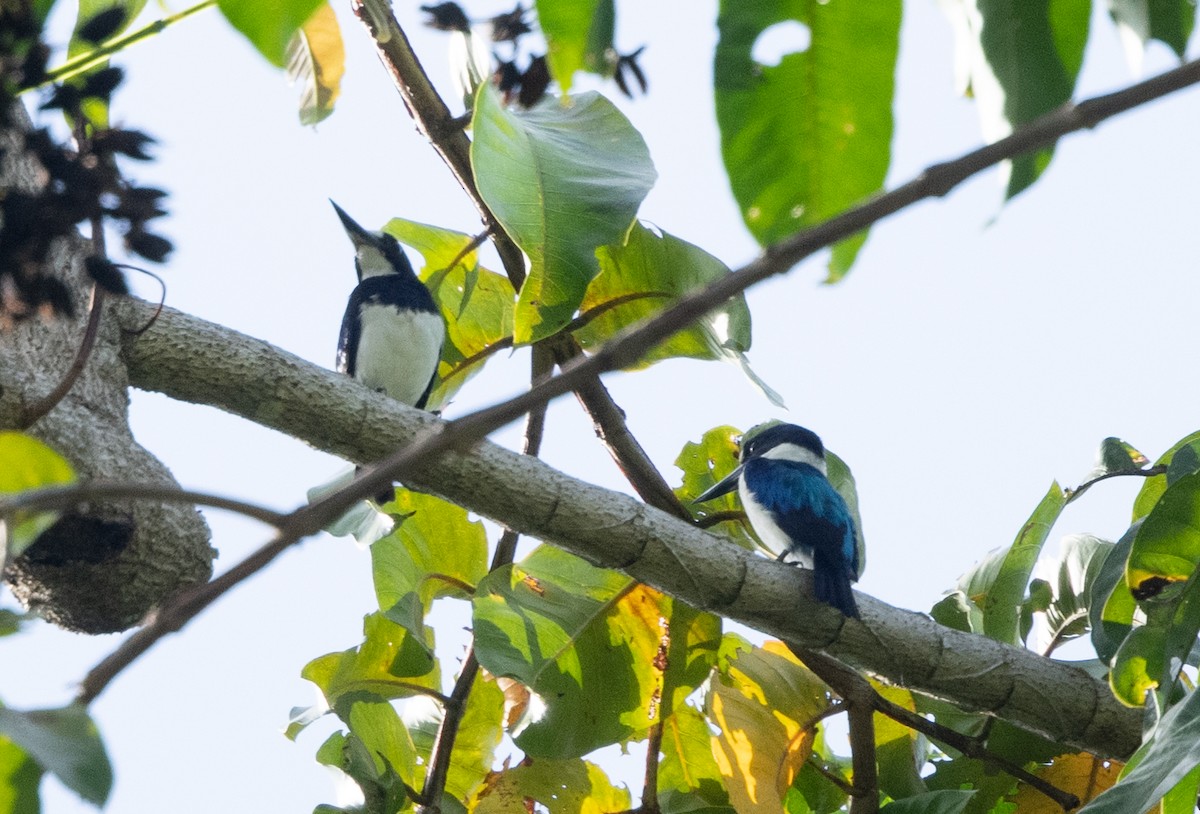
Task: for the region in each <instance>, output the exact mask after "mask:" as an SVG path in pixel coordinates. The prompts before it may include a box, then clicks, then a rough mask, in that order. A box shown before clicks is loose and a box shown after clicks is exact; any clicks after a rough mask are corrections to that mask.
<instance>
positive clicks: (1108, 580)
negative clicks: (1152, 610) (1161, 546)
mask: <svg viewBox="0 0 1200 814" xmlns="http://www.w3.org/2000/svg"><path fill="white" fill-rule="evenodd" d="M1141 526H1142V523H1141V521H1140V520H1139V521H1138V522H1136V523H1134V524H1133V525H1132V526H1131V527H1130V528H1129V530H1128V531H1126V532H1125V533H1124V534H1123V535H1121V539H1120V540H1118V541H1117V544H1116V545H1115V546H1113V549H1112V551H1110V552H1109V554H1108V556H1107V557H1106V558H1105V560H1104V564H1103V565H1102V566H1101V567H1100V571H1099V573H1097V574H1096V581H1095V582H1094V583H1093V584H1092V589H1091V596H1090V597H1089V599H1088V616H1089V619H1090V623H1091V629H1092V646H1093V647H1094V648H1096V655H1097V656H1098V657H1099V658H1100V660H1101V661H1103V662H1105V663H1106V664H1107V663H1109V662H1110V661H1111V659H1112V657H1113V656H1114V655H1116V652H1117V649H1118V648H1119V647H1120V646H1121V642H1123V641H1124V640H1125V637H1126V636H1128V635H1129V631H1130V630H1131V629H1132V627H1133V615H1134V613H1136V612H1137V601H1136V600H1135V599H1134V598H1133V594H1132V593H1130V591H1129V586H1128V585H1126V584H1125V564H1126V563H1127V562H1128V561H1129V552H1130V551H1131V550H1132V549H1133V540H1134V538H1135V537H1136V536H1137V532H1138V530H1139V529H1140V528H1141Z"/></svg>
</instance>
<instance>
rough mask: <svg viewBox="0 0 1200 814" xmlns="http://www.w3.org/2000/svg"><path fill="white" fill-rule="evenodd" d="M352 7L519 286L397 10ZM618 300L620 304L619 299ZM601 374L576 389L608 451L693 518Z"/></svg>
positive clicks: (462, 145) (463, 139)
mask: <svg viewBox="0 0 1200 814" xmlns="http://www.w3.org/2000/svg"><path fill="white" fill-rule="evenodd" d="M353 7H354V11H355V14H356V15H357V16H358V18H359V19H360V20H362V22H363V24H364V25H365V26H366V27H367V30H368V31H369V32H370V33H371V37H372V39H373V40H374V42H375V48H376V50H377V52H378V55H379V59H380V61H381V62H382V63H383V65H384V67H385V68H386V69H387V71H388V73H389V74H390V75H391V77H392V79H393V81H394V82H395V84H396V90H397V91H398V92H399V93H400V96H401V97H402V98H403V99H404V104H405V106H406V107H407V108H408V112H409V114H410V115H411V116H412V117H413V120H414V121H415V122H416V123H417V127H418V129H419V130H420V131H421V133H422V134H423V135H424V136H425V137H426V138H427V139H429V142H430V143H431V144H432V145H433V148H434V149H435V150H437V152H438V155H440V156H441V157H442V159H443V160H444V161H445V162H446V165H447V166H449V167H450V170H451V172H453V173H454V176H455V177H456V178H457V179H458V182H459V184H461V185H462V188H463V189H464V190H465V191H466V193H467V195H468V196H469V197H470V198H471V201H472V202H473V203H474V204H475V208H476V210H478V211H479V214H480V216H481V217H482V219H483V222H484V223H485V224H486V225H487V231H488V233H490V234H491V236H492V242H493V243H494V245H495V246H496V250H497V251H498V252H499V254H500V259H501V262H502V263H503V264H504V269H505V272H506V273H507V274H508V278H509V280H510V281H511V282H512V284H513V288H514V289H515V290H518V291H519V290H520V288H521V284H522V283H523V282H524V279H525V263H524V255H523V254H522V253H521V250H520V249H519V248H518V247H517V246H516V244H515V243H513V241H512V239H511V238H510V237H509V236H508V234H507V233H506V232H505V231H504V229H503V227H502V226H501V225H500V224H499V222H498V221H497V220H496V217H495V215H494V214H493V213H492V211H491V209H490V208H489V207H488V205H487V203H486V202H485V201H484V200H483V196H482V195H480V194H479V188H478V186H477V185H476V183H475V174H474V170H473V169H472V167H471V152H470V150H471V143H470V140H469V139H468V138H467V135H466V133H465V132H464V131H463V129H462V127H461V126H460V122H459V121H458V120H456V119H454V118H453V117H452V116H451V115H450V110H449V108H447V107H446V103H445V102H444V101H443V100H442V98H441V96H440V95H439V94H438V92H437V91H436V90H435V89H434V87H433V83H431V82H430V81H429V76H428V74H426V73H425V69H424V68H423V67H422V66H421V63H420V61H419V60H418V59H417V56H416V54H415V53H414V52H413V50H412V46H411V44H410V43H409V41H408V37H407V36H406V35H405V33H404V30H403V29H402V28H401V27H400V24H399V23H398V22H397V21H396V17H395V15H394V14H392V13H391V12H390V10H386V11H384V12H380V13H374V14H368V13H367V10H366V8H365V6H364V5H363V3H362V0H355V2H354V4H353ZM653 293H654V292H648V293H641V294H637V295H631V296H630V297H629V298H630V299H635V298H640V297H643V296H653ZM621 299H623V298H619V300H618V301H620V300H621ZM614 304H616V303H615V302H614ZM602 308H603V306H602ZM599 313H602V311H601V310H600V309H596V315H598V314H599ZM586 317H588V315H586V314H585V315H582V316H581V317H580V318H579V319H580V320H584V319H585V318H586ZM579 324H586V322H582V323H580V322H579V321H578V320H577V322H576V323H572V326H568V329H567V330H565V331H564V332H563V334H564V335H560V336H555V337H552V338H551V339H549V340H547V341H549V342H550V343H551V346H552V347H553V348H554V353H555V356H556V357H557V358H558V362H559V364H560V365H561V364H566V363H568V362H570V361H572V360H579V359H582V358H583V351H582V350H581V349H580V348H579V346H578V345H577V344H576V343H575V342H574V340H572V339H570V338H569V337H568V336H565V334H568V333H569V332H570V330H573V329H574V327H578V325H579ZM495 348H496V349H497V350H498V349H499V348H500V343H497V345H496V346H495ZM597 375H598V374H593V375H592V376H591V377H585V378H583V379H581V380H580V384H579V386H578V387H577V388H576V393H577V395H578V397H579V401H580V404H582V405H583V408H584V410H585V411H586V412H587V414H588V415H589V416H590V417H591V419H592V422H593V424H594V425H595V426H596V433H597V435H598V436H599V437H600V439H601V440H602V441H603V442H604V443H605V445H606V446H607V447H608V451H609V454H610V455H612V457H613V460H614V461H616V463H617V466H618V467H619V468H620V469H621V471H622V472H623V473H624V474H625V475H626V477H627V478H629V482H630V484H631V485H632V486H633V487H634V489H635V491H637V493H638V494H639V495H641V496H642V498H643V499H644V500H645V501H646V502H647V503H650V504H651V505H653V506H657V507H658V508H660V509H663V510H664V511H668V512H671V513H673V514H675V515H677V516H679V517H682V518H690V517H691V515H690V514H689V513H688V511H687V509H685V508H684V507H683V506H682V505H681V504H680V503H679V501H678V500H677V499H676V498H675V494H674V492H672V491H671V489H670V487H669V486H667V484H666V481H665V480H664V479H663V477H662V474H661V473H660V472H659V471H658V469H657V468H656V467H655V466H654V463H653V462H652V461H651V460H650V457H649V456H648V455H647V454H646V452H645V450H644V449H643V448H642V446H641V444H639V443H638V442H637V439H636V438H634V436H633V434H632V433H631V432H630V431H629V426H628V425H627V424H626V422H625V414H624V412H623V411H622V410H621V408H620V407H618V406H617V404H616V403H615V402H614V401H613V399H612V396H611V395H610V394H609V392H608V390H607V389H606V388H605V387H604V385H603V384H601V383H600V381H599V379H598V378H597Z"/></svg>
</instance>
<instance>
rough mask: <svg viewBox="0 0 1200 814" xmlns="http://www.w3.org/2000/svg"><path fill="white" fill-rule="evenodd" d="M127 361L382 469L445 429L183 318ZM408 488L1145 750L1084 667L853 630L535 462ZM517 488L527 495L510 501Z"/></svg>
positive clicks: (903, 677)
mask: <svg viewBox="0 0 1200 814" xmlns="http://www.w3.org/2000/svg"><path fill="white" fill-rule="evenodd" d="M118 305H119V307H118V308H114V311H116V312H118V313H119V314H120V315H121V318H122V319H123V320H125V321H126V324H128V325H141V324H144V323H145V321H146V317H147V316H148V314H149V311H150V310H151V306H149V305H146V304H144V303H138V302H136V301H128V302H124V303H119V304H118ZM125 356H126V359H127V361H128V364H129V370H130V376H131V381H132V383H133V384H134V386H136V387H139V388H142V389H146V390H153V391H157V392H161V393H165V394H166V395H169V396H171V397H173V398H176V399H179V400H183V401H189V402H194V403H202V404H208V405H212V406H215V407H218V408H220V409H223V410H226V411H227V412H231V413H234V414H236V415H241V416H243V417H246V418H249V419H250V420H253V421H255V422H257V423H259V424H262V425H264V426H268V427H271V428H274V429H278V430H280V431H283V432H286V433H288V434H290V435H292V436H294V437H297V438H300V439H302V440H304V441H306V442H307V443H309V444H311V445H312V446H314V447H317V448H318V449H322V450H325V451H327V452H331V453H333V454H335V455H339V456H341V457H344V458H347V459H349V460H353V461H371V460H378V459H379V458H381V457H383V456H384V455H385V454H387V453H388V452H390V451H393V450H395V449H398V448H401V447H403V446H405V445H406V444H408V443H409V442H411V441H413V440H414V439H415V438H418V437H428V436H429V434H430V433H432V432H435V431H436V428H437V427H438V426H439V425H441V424H442V423H443V422H441V421H440V420H439V419H437V418H435V417H433V416H430V415H428V414H425V413H422V412H420V411H416V410H413V409H411V408H408V407H405V406H404V405H401V404H399V403H397V402H395V401H393V400H391V399H389V398H387V397H386V396H383V395H381V394H378V393H374V392H371V391H370V390H369V389H367V388H364V387H362V386H361V385H359V384H358V383H357V382H354V381H352V380H349V379H347V378H346V377H344V376H339V375H338V374H336V373H334V372H332V371H329V370H325V369H323V368H319V367H317V366H316V365H313V364H311V363H309V362H306V361H304V360H302V359H299V358H298V357H295V356H292V355H291V354H288V353H285V352H283V351H281V350H279V349H277V348H274V347H272V346H271V345H268V344H267V343H265V342H261V341H259V340H256V339H252V338H250V337H247V336H244V335H242V334H238V333H237V332H235V331H232V330H230V329H227V328H224V327H221V326H217V325H213V324H211V323H207V322H205V321H203V320H200V319H198V318H195V317H191V316H188V315H186V314H182V313H180V312H177V311H173V310H170V309H165V310H164V311H163V313H162V315H161V316H160V317H159V319H158V321H157V322H156V323H155V324H154V326H153V327H152V328H151V329H150V330H148V331H146V332H145V333H144V334H142V335H141V336H136V337H135V336H131V337H127V339H126V346H125ZM264 383H270V384H271V386H264ZM409 480H410V481H411V482H412V483H413V485H414V486H417V487H419V488H421V489H424V490H426V491H430V492H432V493H435V494H438V495H441V496H443V497H445V498H447V499H449V500H452V501H453V502H455V503H457V504H459V505H462V506H465V507H467V508H469V509H471V510H472V511H475V512H477V513H479V514H481V515H483V516H485V517H488V518H491V519H493V520H495V521H496V522H498V523H500V524H502V525H504V526H505V527H507V528H510V529H512V530H514V531H519V532H521V533H523V534H527V535H530V536H533V537H536V538H538V539H542V540H545V541H548V542H551V543H554V544H556V545H559V546H561V547H562V548H564V549H566V550H568V551H571V552H572V553H575V554H577V555H579V556H581V557H583V558H585V559H587V560H589V561H590V562H593V563H595V564H597V565H600V566H604V567H608V568H614V569H617V570H620V571H623V572H624V573H626V574H628V575H629V576H631V577H633V578H634V579H637V580H639V581H641V582H644V583H646V584H648V585H651V586H653V587H655V588H658V589H659V590H662V591H664V592H666V593H669V594H671V595H673V596H676V597H678V598H679V599H681V600H683V601H685V602H687V603H689V604H691V605H693V606H695V607H699V608H703V609H707V610H711V611H713V612H716V613H719V614H721V615H722V616H724V617H726V618H729V619H732V620H735V621H739V622H742V623H744V624H747V625H749V626H751V627H753V628H756V629H758V630H761V631H763V632H765V633H767V634H769V635H772V636H776V637H778V638H780V639H783V640H784V641H789V642H793V643H795V644H797V645H799V646H802V647H805V648H808V649H813V650H824V651H825V652H828V653H829V654H831V655H833V656H835V657H836V658H838V659H840V660H841V661H844V662H846V663H848V664H851V665H853V666H855V667H857V668H859V669H863V670H868V671H870V672H873V673H877V674H880V675H883V676H886V677H887V678H888V679H889V680H891V681H893V682H895V683H897V684H900V685H902V686H906V687H909V688H911V689H914V690H916V691H919V692H924V693H928V694H931V695H936V696H938V697H942V698H947V699H949V700H951V701H953V702H955V703H957V704H959V705H961V706H963V707H964V708H966V709H970V710H976V711H984V712H990V713H993V714H995V715H997V716H1000V717H1003V718H1005V719H1006V720H1009V721H1011V722H1012V723H1014V724H1016V725H1018V726H1023V727H1025V728H1028V729H1031V730H1034V731H1037V732H1040V733H1042V734H1044V735H1046V736H1048V737H1050V738H1052V739H1054V740H1058V741H1061V742H1064V743H1068V744H1072V745H1074V746H1077V747H1079V748H1083V749H1088V750H1091V751H1094V752H1097V753H1098V754H1102V755H1112V756H1124V755H1127V754H1129V753H1130V752H1132V751H1133V750H1134V749H1135V748H1136V747H1137V745H1138V744H1139V742H1140V721H1141V717H1140V713H1139V712H1138V711H1136V710H1130V709H1127V708H1125V707H1123V706H1121V705H1120V704H1119V703H1118V702H1117V701H1116V700H1115V699H1114V698H1113V696H1112V693H1111V692H1110V691H1109V690H1108V687H1107V685H1105V684H1102V683H1100V682H1098V681H1096V680H1094V679H1093V678H1091V676H1089V675H1088V674H1087V673H1086V672H1084V671H1082V670H1079V669H1076V668H1073V667H1070V666H1067V665H1065V664H1061V663H1058V662H1054V661H1050V660H1048V659H1043V658H1041V657H1040V656H1038V655H1037V654H1034V653H1031V652H1029V651H1026V650H1022V649H1018V648H1014V647H1009V646H1006V645H1002V644H1000V643H998V642H995V641H992V640H990V639H987V638H984V637H981V636H974V635H969V634H965V633H960V632H957V631H954V630H950V629H947V628H943V627H941V626H940V625H938V624H937V623H935V622H934V621H933V620H931V619H930V618H929V617H928V616H925V615H924V614H918V613H913V612H910V611H904V610H901V609H898V608H893V607H890V606H888V605H886V604H884V603H882V602H879V601H877V600H874V599H872V598H870V597H867V596H861V595H860V596H859V597H858V602H859V607H860V609H861V611H862V614H863V623H858V622H853V621H849V622H847V621H846V620H845V619H844V618H843V617H842V616H841V615H840V614H838V613H837V612H836V611H833V610H831V609H830V608H828V607H826V606H824V605H822V604H820V603H818V602H816V601H814V600H813V599H812V598H811V596H812V592H811V584H810V581H811V575H810V574H808V573H807V572H804V571H801V570H798V569H794V568H791V567H788V566H784V565H779V564H777V563H774V562H770V561H768V560H765V559H763V558H761V557H757V556H755V555H753V554H750V553H748V552H746V551H743V550H741V549H739V548H737V547H736V546H731V545H729V544H728V543H727V542H726V541H724V540H723V539H721V538H719V537H715V536H713V535H711V534H709V533H707V532H705V531H703V530H701V529H697V528H695V527H694V526H692V525H691V524H689V523H686V522H684V521H682V520H679V519H677V518H674V517H671V516H669V515H667V514H665V513H663V512H661V511H658V510H657V509H654V508H652V507H649V506H647V505H645V504H644V503H641V502H639V501H637V500H635V499H634V498H631V497H629V496H628V495H624V494H620V493H616V492H611V491H609V490H606V489H601V488H599V487H596V486H593V485H591V484H588V483H584V482H582V481H578V480H575V479H574V478H571V477H569V476H567V475H565V474H563V473H561V472H558V471H556V470H554V469H552V468H550V467H549V466H547V465H546V464H544V463H542V462H541V461H538V460H534V459H532V458H530V457H529V456H522V455H519V454H517V453H515V452H512V451H509V450H506V449H503V448H501V447H498V446H496V445H494V444H491V443H489V442H487V441H480V442H478V443H477V444H474V445H472V446H471V447H470V448H466V449H462V448H456V449H451V450H449V451H446V452H444V453H442V454H441V455H440V456H438V457H437V458H436V459H434V460H430V461H428V462H427V463H425V464H424V465H422V466H421V467H420V471H419V473H414V474H413V476H412V477H410V478H409ZM514 493H517V494H520V495H521V496H522V499H521V500H520V501H515V500H513V497H512V496H513V494H514Z"/></svg>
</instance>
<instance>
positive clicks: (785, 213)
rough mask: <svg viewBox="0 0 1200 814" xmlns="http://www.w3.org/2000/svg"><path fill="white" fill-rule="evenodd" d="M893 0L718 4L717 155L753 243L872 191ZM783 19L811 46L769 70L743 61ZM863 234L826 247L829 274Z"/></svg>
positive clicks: (883, 121) (886, 120) (888, 111)
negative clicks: (801, 30) (803, 30)
mask: <svg viewBox="0 0 1200 814" xmlns="http://www.w3.org/2000/svg"><path fill="white" fill-rule="evenodd" d="M900 10H901V3H900V0H871V2H869V3H856V2H853V0H829V1H828V2H818V0H755V2H751V3H747V2H744V0H722V2H721V10H720V16H719V17H718V19H717V28H718V30H719V32H720V42H719V43H718V44H717V52H716V59H715V66H714V70H715V79H714V81H715V86H716V106H717V123H718V125H719V126H720V129H721V154H722V157H723V158H724V161H725V171H726V172H727V173H728V175H729V181H730V185H731V186H732V187H733V195H734V197H735V198H736V199H737V202H738V206H739V207H740V208H741V212H742V218H743V219H744V220H745V222H746V225H747V227H749V229H750V232H751V233H752V234H753V235H754V237H755V239H757V240H758V241H759V243H761V244H763V245H770V244H772V243H777V242H778V241H780V240H782V239H783V238H785V237H788V236H789V235H791V234H794V233H795V232H797V231H799V230H800V229H803V228H805V227H808V226H811V225H813V224H815V223H820V222H821V221H824V220H827V219H829V218H830V217H832V216H834V215H836V214H838V213H839V212H842V211H843V210H845V209H847V208H848V207H850V206H852V205H853V204H855V203H857V202H859V201H861V200H862V199H863V198H865V197H867V196H869V195H872V194H874V193H875V192H877V191H879V190H880V189H881V188H882V187H883V182H884V178H885V176H886V175H887V169H888V164H889V162H890V160H891V140H892V95H893V87H894V75H895V71H896V52H897V48H898V45H899V35H900ZM789 20H794V21H796V22H798V23H800V24H802V25H804V26H807V27H808V31H809V33H810V45H809V46H808V48H807V49H806V50H804V51H800V52H796V53H791V54H787V55H786V56H784V57H783V59H781V60H780V61H779V64H777V65H762V64H759V63H758V62H756V61H755V60H754V58H753V56H752V51H753V49H754V46H755V43H756V41H757V40H758V39H759V37H760V36H761V35H762V34H763V32H764V31H766V30H767V29H769V28H771V27H772V26H775V25H777V24H780V23H784V22H786V21H789ZM864 240H866V234H865V233H863V234H859V235H856V236H854V237H851V238H849V239H847V240H844V241H842V242H841V243H839V244H837V245H836V246H835V247H834V249H833V257H832V259H831V261H830V264H829V280H830V281H831V282H832V281H835V280H837V279H840V278H841V277H842V276H843V275H844V274H845V273H846V272H847V271H849V269H850V266H851V264H853V262H854V257H855V255H856V254H857V253H858V250H859V248H860V247H861V246H862V244H863V241H864Z"/></svg>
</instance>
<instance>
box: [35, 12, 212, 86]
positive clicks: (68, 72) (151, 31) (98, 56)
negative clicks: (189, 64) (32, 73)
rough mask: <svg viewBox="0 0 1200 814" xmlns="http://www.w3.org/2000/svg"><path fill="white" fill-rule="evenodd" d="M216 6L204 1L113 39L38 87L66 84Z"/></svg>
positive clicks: (61, 67) (55, 70)
mask: <svg viewBox="0 0 1200 814" xmlns="http://www.w3.org/2000/svg"><path fill="white" fill-rule="evenodd" d="M216 4H217V0H202V2H200V3H197V4H196V5H194V6H189V7H188V8H185V9H184V10H183V11H179V12H176V13H175V14H170V15H168V16H166V17H163V18H162V19H159V20H155V21H154V22H152V23H150V24H149V25H146V26H143V27H142V28H139V29H138V30H137V31H131V32H129V33H128V34H123V35H121V36H120V37H117V38H115V39H111V40H109V41H108V42H105V43H103V44H101V45H100V46H99V47H98V48H95V49H94V50H91V51H88V52H87V53H85V54H80V55H78V56H76V57H72V58H71V59H68V60H67V61H66V62H64V63H63V64H62V65H59V66H58V67H56V68H52V69H50V70H49V71H47V72H46V77H45V79H43V80H42V83H41V84H40V85H38V86H37V87H43V86H45V85H48V84H50V83H52V82H64V81H66V80H68V79H70V78H71V77H73V76H77V75H79V74H81V73H83V72H84V71H87V70H90V69H92V68H94V67H96V66H97V65H99V64H100V63H101V62H104V61H105V60H107V59H108V58H109V57H111V56H112V55H113V54H116V53H118V52H120V51H123V50H125V49H126V48H128V47H129V46H131V45H134V44H135V43H138V42H141V41H142V40H145V39H149V38H150V37H153V36H154V35H156V34H158V33H160V32H162V31H163V30H165V29H166V28H167V27H168V26H171V25H174V24H175V23H178V22H180V21H181V20H185V19H187V18H188V17H191V16H192V15H193V14H196V13H197V12H200V11H204V9H206V8H209V7H210V6H215V5H216Z"/></svg>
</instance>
